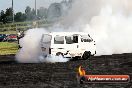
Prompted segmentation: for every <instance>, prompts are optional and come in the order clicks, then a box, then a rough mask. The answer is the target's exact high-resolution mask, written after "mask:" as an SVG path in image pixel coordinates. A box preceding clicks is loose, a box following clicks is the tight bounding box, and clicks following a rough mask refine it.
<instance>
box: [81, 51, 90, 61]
mask: <svg viewBox="0 0 132 88" xmlns="http://www.w3.org/2000/svg"><path fill="white" fill-rule="evenodd" d="M90 55H91V52H90V51H85V52H84V53H83V56H82V59H83V60H87V59H88V58H90Z"/></svg>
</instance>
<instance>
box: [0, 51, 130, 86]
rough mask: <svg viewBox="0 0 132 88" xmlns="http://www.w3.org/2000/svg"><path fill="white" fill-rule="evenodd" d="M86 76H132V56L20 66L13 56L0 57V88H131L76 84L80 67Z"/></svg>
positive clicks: (115, 84) (100, 84) (104, 84)
mask: <svg viewBox="0 0 132 88" xmlns="http://www.w3.org/2000/svg"><path fill="white" fill-rule="evenodd" d="M80 65H82V66H83V67H84V68H85V70H86V74H98V75H99V74H102V75H104V74H115V75H117V74H119V75H121V74H122V75H130V79H132V54H131V53H126V54H115V55H103V56H96V57H91V58H90V59H89V60H74V61H68V62H65V63H32V64H31V63H26V64H24V63H17V62H16V61H15V57H14V55H8V56H0V88H132V80H130V82H128V83H84V84H79V83H78V82H77V77H76V75H77V73H78V67H79V66H80Z"/></svg>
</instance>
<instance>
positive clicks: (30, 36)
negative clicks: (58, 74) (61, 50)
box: [16, 28, 68, 63]
mask: <svg viewBox="0 0 132 88" xmlns="http://www.w3.org/2000/svg"><path fill="white" fill-rule="evenodd" d="M45 30H46V29H39V28H36V29H29V30H28V31H27V32H26V34H25V36H24V37H23V38H22V39H20V46H21V47H22V48H21V49H20V50H19V52H18V54H16V60H17V61H18V62H20V63H41V62H52V63H54V62H67V61H68V58H63V57H62V56H50V55H48V57H44V56H43V52H42V50H41V42H40V41H41V37H42V34H44V33H48V32H47V31H45Z"/></svg>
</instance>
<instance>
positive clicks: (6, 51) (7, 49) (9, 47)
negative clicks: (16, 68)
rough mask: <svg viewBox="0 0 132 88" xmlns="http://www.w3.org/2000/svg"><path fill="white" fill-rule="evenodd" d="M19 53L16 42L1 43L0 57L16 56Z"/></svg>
mask: <svg viewBox="0 0 132 88" xmlns="http://www.w3.org/2000/svg"><path fill="white" fill-rule="evenodd" d="M17 52H18V45H17V43H14V42H11V43H10V42H0V55H10V54H16V53H17Z"/></svg>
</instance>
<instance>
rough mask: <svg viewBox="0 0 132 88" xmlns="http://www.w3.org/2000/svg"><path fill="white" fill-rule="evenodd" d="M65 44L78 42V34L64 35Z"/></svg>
mask: <svg viewBox="0 0 132 88" xmlns="http://www.w3.org/2000/svg"><path fill="white" fill-rule="evenodd" d="M65 39H66V44H72V43H78V35H72V36H65Z"/></svg>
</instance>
